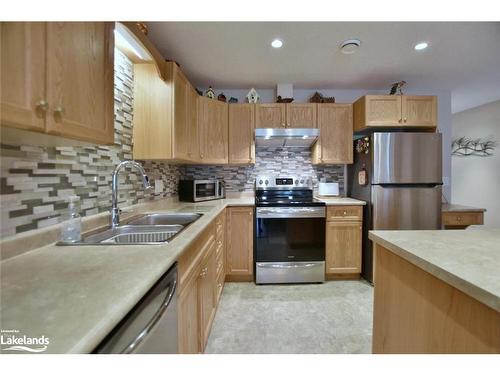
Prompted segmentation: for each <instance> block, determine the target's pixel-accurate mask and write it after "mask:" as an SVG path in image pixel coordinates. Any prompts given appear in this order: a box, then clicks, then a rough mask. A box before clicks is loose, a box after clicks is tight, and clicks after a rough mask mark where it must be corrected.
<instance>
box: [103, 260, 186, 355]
mask: <svg viewBox="0 0 500 375" xmlns="http://www.w3.org/2000/svg"><path fill="white" fill-rule="evenodd" d="M94 352H95V353H102V354H106V353H114V354H117V353H123V354H132V353H137V354H168V353H178V348H177V264H175V265H174V266H172V267H171V268H170V269H169V270H168V271H167V273H166V274H165V275H164V276H163V277H162V278H161V279H160V280H159V281H158V282H157V283H156V284H155V285H154V286H153V287H152V288H151V290H150V291H149V292H148V293H147V294H146V295H145V296H144V297H143V298H142V299H141V300H140V301H139V303H138V304H137V305H136V306H135V307H134V308H133V309H132V311H131V312H130V313H129V314H128V315H127V316H126V317H125V318H124V319H123V320H122V321H121V322H120V323H119V324H118V326H117V327H115V328H114V329H113V331H112V332H111V333H110V334H109V335H108V336H107V337H106V338H105V339H104V341H103V342H102V343H101V344H100V345H99V346H98V348H97V349H96V350H95V351H94Z"/></svg>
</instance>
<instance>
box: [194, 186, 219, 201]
mask: <svg viewBox="0 0 500 375" xmlns="http://www.w3.org/2000/svg"><path fill="white" fill-rule="evenodd" d="M210 197H215V183H206V184H196V198H210Z"/></svg>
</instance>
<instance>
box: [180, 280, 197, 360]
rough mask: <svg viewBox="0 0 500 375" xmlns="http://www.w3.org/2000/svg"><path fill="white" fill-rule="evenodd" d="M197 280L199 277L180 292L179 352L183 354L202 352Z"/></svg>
mask: <svg viewBox="0 0 500 375" xmlns="http://www.w3.org/2000/svg"><path fill="white" fill-rule="evenodd" d="M197 281H198V279H197V277H194V278H192V280H191V281H190V282H188V283H187V284H186V286H185V287H184V289H183V290H182V292H181V293H180V294H179V302H178V304H179V305H178V309H179V314H178V317H179V323H178V327H179V328H178V330H179V353H182V354H196V353H199V352H200V345H199V323H198V314H199V309H198V284H197Z"/></svg>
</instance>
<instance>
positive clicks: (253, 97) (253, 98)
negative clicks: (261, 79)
mask: <svg viewBox="0 0 500 375" xmlns="http://www.w3.org/2000/svg"><path fill="white" fill-rule="evenodd" d="M259 100H260V96H259V94H257V91H256V90H255V89H254V88H253V87H252V88H251V89H250V91H249V92H248V94H247V101H248V102H249V103H258V102H259Z"/></svg>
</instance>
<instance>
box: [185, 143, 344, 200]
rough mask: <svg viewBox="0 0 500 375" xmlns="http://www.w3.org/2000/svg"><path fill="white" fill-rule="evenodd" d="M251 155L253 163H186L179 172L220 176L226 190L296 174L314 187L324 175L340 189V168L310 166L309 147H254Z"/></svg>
mask: <svg viewBox="0 0 500 375" xmlns="http://www.w3.org/2000/svg"><path fill="white" fill-rule="evenodd" d="M255 154H256V155H255V166H206V165H194V166H193V165H189V166H185V167H184V168H183V169H182V170H181V174H182V176H183V177H190V178H197V179H207V178H222V179H224V181H225V183H226V190H227V191H228V192H243V191H245V190H247V191H248V190H253V189H254V183H255V177H256V176H259V175H282V176H286V175H298V176H301V177H307V178H311V179H312V181H313V185H314V187H317V186H318V182H319V181H321V179H323V178H324V179H325V181H326V182H338V183H339V186H340V189H341V191H343V188H344V167H343V166H340V165H332V166H315V165H312V163H311V150H310V149H293V148H257V150H256V153H255Z"/></svg>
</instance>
